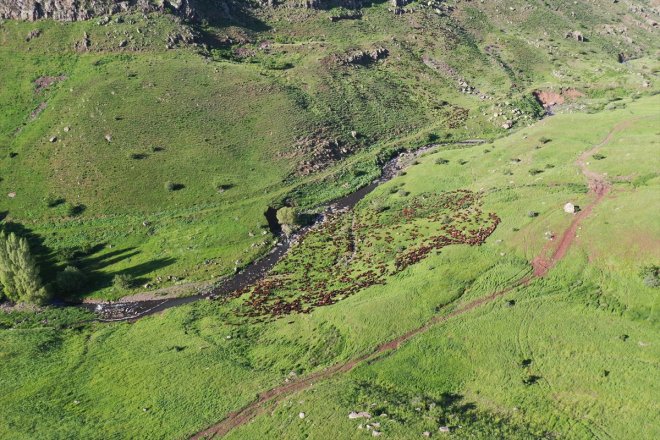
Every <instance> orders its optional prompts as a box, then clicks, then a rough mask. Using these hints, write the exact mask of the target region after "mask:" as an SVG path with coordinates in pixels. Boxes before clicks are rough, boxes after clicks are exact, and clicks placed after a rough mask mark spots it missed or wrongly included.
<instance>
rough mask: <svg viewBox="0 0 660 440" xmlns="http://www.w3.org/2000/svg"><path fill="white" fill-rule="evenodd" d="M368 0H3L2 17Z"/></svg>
mask: <svg viewBox="0 0 660 440" xmlns="http://www.w3.org/2000/svg"><path fill="white" fill-rule="evenodd" d="M390 2H391V3H392V5H393V6H395V7H399V6H402V5H403V4H405V3H407V1H406V0H390ZM366 3H371V2H368V1H362V0H253V1H236V0H172V1H168V0H162V1H159V0H157V1H150V0H80V1H79V0H0V18H3V19H19V20H29V21H34V20H39V19H44V18H48V19H54V20H61V21H77V20H88V19H90V18H94V17H97V16H102V15H108V14H114V13H118V12H125V11H130V10H133V11H141V12H152V11H157V10H163V11H164V10H170V11H172V12H174V13H176V14H178V15H181V16H185V17H187V18H199V17H200V16H204V17H206V16H207V15H231V13H232V10H239V9H242V8H245V7H298V8H310V9H326V8H330V7H335V6H343V7H346V8H353V9H354V8H359V7H362V6H363V5H364V4H366Z"/></svg>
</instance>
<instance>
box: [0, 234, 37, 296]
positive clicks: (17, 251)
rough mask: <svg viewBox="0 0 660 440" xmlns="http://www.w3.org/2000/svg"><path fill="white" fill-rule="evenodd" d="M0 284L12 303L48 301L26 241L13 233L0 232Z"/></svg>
mask: <svg viewBox="0 0 660 440" xmlns="http://www.w3.org/2000/svg"><path fill="white" fill-rule="evenodd" d="M0 283H2V286H3V291H4V295H5V296H6V297H7V299H8V300H10V301H12V302H29V303H33V304H42V303H44V302H45V301H46V300H47V299H48V292H47V290H46V288H45V287H44V285H43V283H42V282H41V277H40V276H39V266H38V265H37V262H36V260H35V259H34V257H33V256H32V253H31V252H30V246H29V245H28V242H27V240H26V239H25V238H22V237H18V236H17V235H16V234H14V233H11V234H9V235H6V234H5V233H4V232H0Z"/></svg>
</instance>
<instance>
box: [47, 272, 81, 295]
mask: <svg viewBox="0 0 660 440" xmlns="http://www.w3.org/2000/svg"><path fill="white" fill-rule="evenodd" d="M85 281H87V277H86V276H85V274H84V273H83V272H82V271H81V270H80V269H78V268H77V267H75V266H67V267H65V268H64V270H63V271H62V272H60V273H58V274H57V278H56V279H55V284H57V287H58V289H59V291H60V292H61V293H65V294H75V293H79V292H80V291H81V290H82V289H83V288H84V287H85Z"/></svg>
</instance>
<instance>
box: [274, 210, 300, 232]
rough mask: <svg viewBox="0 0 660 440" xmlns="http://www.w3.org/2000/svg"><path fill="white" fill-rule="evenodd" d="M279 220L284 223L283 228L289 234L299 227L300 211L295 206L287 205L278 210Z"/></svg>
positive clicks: (281, 223)
mask: <svg viewBox="0 0 660 440" xmlns="http://www.w3.org/2000/svg"><path fill="white" fill-rule="evenodd" d="M277 221H278V222H280V225H282V230H283V231H284V233H285V234H287V235H289V234H291V232H293V231H295V230H296V229H298V226H299V225H300V222H299V216H298V211H297V210H296V209H295V208H290V207H288V206H285V207H284V208H280V209H279V210H278V211H277Z"/></svg>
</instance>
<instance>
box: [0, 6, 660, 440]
mask: <svg viewBox="0 0 660 440" xmlns="http://www.w3.org/2000/svg"><path fill="white" fill-rule="evenodd" d="M372 3H373V4H370V5H369V6H368V7H365V8H363V9H362V10H361V14H362V15H361V17H360V18H359V19H344V20H339V21H335V22H333V21H331V20H330V19H329V18H330V17H333V16H337V15H338V14H342V13H345V12H346V10H344V9H338V8H332V9H328V10H319V11H312V10H308V9H302V8H276V9H263V10H254V11H252V12H253V14H252V16H250V17H239V18H236V17H234V19H228V20H227V21H226V22H219V23H218V22H216V23H210V24H209V23H197V24H192V23H186V22H183V21H181V20H180V19H178V18H176V17H174V16H171V15H168V14H147V15H142V14H130V13H126V14H118V15H116V16H113V17H112V19H111V20H110V22H109V23H105V24H100V23H103V21H99V20H89V21H85V22H76V23H56V22H52V21H39V22H36V23H26V22H14V21H0V61H1V62H0V79H1V84H0V227H2V228H3V229H6V230H8V231H15V232H17V233H19V234H20V235H24V236H28V237H29V238H30V242H31V245H32V249H33V251H34V252H35V253H36V254H37V256H38V257H39V258H40V262H41V263H42V273H43V275H44V278H45V281H46V282H51V281H53V279H54V278H55V275H56V273H58V272H59V271H61V270H62V268H63V267H65V266H67V265H73V266H77V267H79V268H80V269H82V270H83V271H84V272H85V273H86V274H87V275H88V276H89V278H88V279H87V283H86V287H85V288H84V289H82V290H81V291H78V292H68V291H67V292H64V291H58V292H56V293H57V295H58V296H59V297H63V298H76V299H80V298H96V299H118V298H120V297H122V296H125V295H128V294H131V293H138V292H142V291H152V290H154V289H161V288H162V289H167V288H170V287H172V286H175V285H177V286H179V287H183V289H184V290H183V292H184V293H188V291H186V290H185V289H186V286H189V287H188V289H189V291H193V290H194V289H195V288H196V287H198V286H199V285H200V284H198V283H202V284H205V283H210V282H213V281H215V280H217V279H218V278H219V277H221V276H224V275H227V274H230V273H232V272H233V271H234V270H236V268H240V267H243V266H244V265H246V264H249V263H250V262H251V261H253V260H254V259H255V258H258V257H259V256H261V255H263V254H264V253H265V252H267V251H268V250H269V249H270V248H271V247H272V245H273V242H274V240H275V237H273V235H272V234H271V233H270V231H269V230H268V225H267V221H266V218H265V217H264V212H265V211H266V210H267V208H269V207H280V206H282V205H283V204H284V203H288V204H290V205H293V206H297V207H298V208H300V209H301V210H306V211H309V212H312V213H315V212H319V211H320V209H321V208H320V207H321V206H322V205H323V204H324V203H326V202H328V201H329V200H332V199H333V198H336V197H338V196H340V195H345V194H348V193H350V192H351V191H353V190H354V189H356V188H358V187H360V186H364V185H366V184H368V183H370V182H371V181H372V180H373V179H375V178H376V177H378V176H379V173H380V166H381V165H382V163H383V162H384V161H385V160H386V159H388V158H389V157H391V156H392V155H393V154H394V153H395V152H397V151H400V150H402V149H415V148H418V147H421V146H423V145H426V144H433V143H442V146H440V147H438V148H437V149H436V150H434V151H431V152H427V153H425V154H423V155H421V156H420V157H418V158H417V159H416V160H414V161H411V163H410V166H409V167H408V168H407V169H406V170H405V171H404V172H401V173H399V175H397V176H396V177H395V178H394V179H392V180H391V181H389V182H387V183H384V184H382V185H380V186H378V187H377V188H376V189H375V190H374V191H373V192H372V193H370V194H369V195H368V196H367V197H366V198H365V199H363V200H362V201H361V202H360V203H359V204H358V205H357V206H356V207H355V208H354V209H353V210H352V211H350V212H347V213H343V214H338V215H335V216H333V217H332V218H331V219H330V220H329V221H327V222H326V223H324V224H322V225H319V226H318V227H316V228H314V229H313V230H312V231H310V232H309V233H308V234H307V236H306V237H305V238H304V239H303V240H302V241H300V242H299V243H297V244H296V245H294V246H293V247H292V248H291V249H290V251H289V253H288V254H287V255H286V256H285V257H284V258H283V259H282V260H281V261H280V262H279V263H278V264H277V266H276V267H275V268H274V270H273V271H272V273H271V274H269V276H268V277H266V278H265V280H264V281H262V282H260V283H258V284H257V285H256V286H253V287H251V288H249V289H246V290H245V291H242V292H239V293H238V294H236V295H233V296H230V297H228V298H224V299H222V300H217V301H200V302H196V303H193V304H189V305H186V306H181V307H177V308H173V309H169V310H167V311H165V312H163V313H160V314H157V315H155V316H150V317H146V318H143V319H140V320H137V321H135V322H132V323H115V324H102V323H98V322H90V319H91V318H92V315H91V314H89V313H86V312H83V311H82V310H79V309H73V308H55V307H45V308H43V309H37V310H36V312H35V311H34V310H31V309H21V308H16V309H14V310H5V309H4V308H3V309H2V310H0V389H1V390H2V393H0V412H1V413H2V415H3V417H2V418H0V438H11V439H33V438H39V439H70V438H86V439H95V438H98V439H108V438H153V439H161V438H177V439H178V438H188V437H189V436H190V435H192V434H194V433H196V432H199V431H200V430H202V429H204V428H206V427H208V426H210V425H212V424H214V423H217V422H218V421H220V420H222V419H223V418H224V417H225V416H226V415H227V414H229V413H230V412H232V411H236V410H238V409H240V408H242V407H244V406H245V405H248V404H249V403H250V402H253V401H254V400H255V398H256V396H257V395H258V394H259V393H260V392H263V391H264V390H269V389H271V388H273V387H277V386H279V385H281V384H283V383H288V382H290V381H295V380H297V379H299V378H303V377H306V376H308V375H310V374H313V373H315V372H320V371H324V370H325V369H326V368H328V367H330V366H332V365H336V364H337V363H343V362H348V361H350V360H351V359H356V358H358V357H360V356H364V355H366V354H368V353H371V352H372V351H373V350H374V348H375V347H378V346H379V345H381V344H383V343H385V342H387V341H390V340H393V339H395V338H397V337H399V336H401V335H403V334H406V333H407V332H410V331H411V330H414V329H417V328H419V327H420V326H423V325H424V324H425V323H428V322H429V321H430V320H432V319H434V317H436V318H437V317H438V316H450V314H451V313H452V311H456V310H460V309H461V307H464V306H465V305H467V304H470V303H471V302H472V301H474V300H477V299H480V298H486V297H488V296H489V295H492V294H493V293H495V292H499V291H502V290H503V289H507V288H509V287H512V285H513V284H514V283H516V281H517V280H520V279H521V278H523V277H526V276H529V275H530V273H531V272H532V268H531V266H530V262H531V261H532V260H533V259H534V258H535V257H537V256H538V255H540V254H544V253H547V247H548V246H550V247H552V245H553V244H554V243H555V242H556V241H555V240H556V239H557V238H559V237H560V236H561V233H562V232H563V231H564V230H565V229H566V228H567V227H568V226H569V224H570V223H571V221H572V219H573V217H572V215H571V214H567V213H565V212H564V211H563V209H562V207H563V206H564V204H565V203H567V202H571V203H574V204H576V205H579V206H588V205H589V203H591V202H592V201H593V195H592V194H591V193H589V192H588V186H587V180H586V178H585V176H584V175H583V174H582V173H581V172H580V169H579V167H578V166H577V165H576V163H575V162H576V160H577V158H578V157H579V155H580V154H581V153H582V152H584V151H587V150H589V149H590V148H592V147H593V146H595V145H598V144H599V143H601V142H602V141H603V140H604V139H607V138H608V135H610V134H611V136H610V137H611V138H610V139H609V142H607V143H604V144H603V145H602V147H601V148H600V150H599V151H598V155H596V154H594V155H593V156H592V157H591V158H589V159H588V162H589V163H588V168H589V169H590V170H592V171H594V172H597V173H602V174H603V175H605V176H606V178H607V180H608V181H609V182H610V183H611V185H612V189H611V191H610V193H609V194H608V195H607V196H606V197H605V198H604V199H603V201H602V202H601V203H600V204H598V205H597V206H596V208H595V209H594V211H593V212H592V213H591V215H589V216H588V217H587V218H586V219H585V220H584V222H583V223H582V224H581V226H580V228H579V229H578V231H577V237H576V240H575V242H574V243H573V245H572V247H571V248H570V251H569V252H568V254H567V256H566V257H565V258H564V259H562V260H561V261H560V262H559V263H558V264H557V265H556V266H555V267H554V268H553V269H552V270H551V271H550V272H549V273H548V275H547V276H546V277H544V278H542V279H534V280H532V281H531V282H530V283H529V284H528V285H524V286H518V287H516V288H514V289H512V290H511V291H509V292H508V293H506V295H504V296H503V297H501V298H498V299H497V300H495V301H492V302H488V303H485V304H483V305H481V306H480V307H477V308H475V309H474V310H471V311H469V312H466V313H462V314H460V315H458V316H451V317H449V318H448V319H447V320H446V321H444V322H441V323H437V324H436V325H433V326H431V327H430V328H429V329H428V330H427V331H425V332H423V333H421V334H419V335H417V336H416V337H414V338H413V339H411V340H409V341H407V342H406V343H404V344H403V345H402V346H401V347H400V348H398V349H397V350H395V351H392V352H388V353H385V354H383V355H380V356H378V357H377V358H375V359H371V360H370V361H369V362H363V363H361V364H360V365H358V366H357V367H356V368H355V369H353V370H351V371H350V372H348V373H346V374H341V375H337V376H334V377H332V378H330V379H328V380H325V381H322V382H319V383H318V384H315V385H314V386H313V387H311V388H309V389H306V390H304V391H302V392H298V393H295V394H292V395H290V396H286V397H285V398H284V399H283V400H281V401H278V402H271V403H269V404H268V405H267V411H265V412H264V413H262V414H261V415H259V416H258V417H257V418H255V419H254V420H252V421H251V422H250V423H248V424H246V425H244V426H241V427H239V428H237V429H236V430H235V431H233V432H231V433H230V435H229V437H230V438H236V439H253V438H254V439H261V438H283V439H299V438H309V439H327V438H339V439H353V438H360V437H370V436H371V435H372V433H371V431H373V430H374V429H375V430H377V431H379V432H382V436H383V438H397V439H408V438H411V439H413V438H420V437H421V436H422V433H423V432H425V431H429V432H430V433H431V434H432V437H433V438H436V437H440V438H442V437H448V438H460V439H465V438H483V439H492V438H507V439H508V438H520V439H529V438H549V439H550V438H570V439H573V438H575V439H582V438H585V439H587V438H603V439H604V438H616V439H655V438H658V437H659V436H660V419H658V416H657V414H658V413H659V411H658V410H659V409H660V408H659V405H658V399H657V396H658V395H660V389H659V386H658V381H657V378H656V377H655V376H656V375H654V373H655V372H656V371H657V369H658V362H659V359H660V351H659V349H658V347H659V344H660V337H659V334H658V323H659V321H660V315H659V311H658V307H659V306H660V304H659V301H660V298H659V297H658V288H657V287H655V288H654V287H651V286H650V285H648V283H645V280H644V275H643V274H641V272H642V270H643V268H644V267H646V266H651V265H656V266H657V265H658V264H660V263H659V262H660V250H659V249H658V246H657V242H658V237H659V236H660V224H659V223H658V221H657V206H658V203H659V202H660V191H659V188H658V184H660V180H659V179H658V169H659V166H658V165H659V164H660V163H659V161H658V155H657V150H658V135H659V129H658V118H659V115H658V108H660V96H658V94H657V89H658V87H657V84H656V83H657V76H658V75H657V74H658V68H659V66H658V62H657V60H656V59H655V58H654V56H655V52H657V49H658V39H657V37H656V35H657V31H655V30H653V28H652V27H650V25H649V24H648V23H647V22H646V21H645V19H644V17H643V15H642V13H641V12H639V10H636V11H633V10H631V9H629V4H628V2H616V3H612V2H572V1H564V0H562V1H555V2H541V1H532V2H530V1H522V0H521V1H518V0H516V1H510V0H507V1H503V0H497V1H488V2H454V1H451V2H448V3H449V4H450V5H451V6H453V10H452V11H451V13H447V14H444V13H443V14H439V13H437V12H436V11H434V9H433V8H431V7H427V6H426V4H427V2H420V1H414V2H412V3H411V4H410V5H409V8H412V9H414V11H411V12H408V13H406V14H403V15H401V16H396V15H394V14H393V13H392V12H391V11H388V7H389V2H382V1H376V2H372ZM550 3H552V4H550ZM634 3H635V4H636V5H645V7H647V6H646V3H644V2H634ZM35 31H38V32H35ZM575 31H581V32H583V33H584V34H585V36H586V37H587V41H585V42H579V41H576V40H575V38H566V34H567V33H568V32H575ZM170 37H172V38H170ZM86 40H87V43H85V41H86ZM171 40H176V42H175V43H173V44H170V43H169V42H168V41H171ZM83 43H85V44H86V45H87V47H86V48H85V47H83V46H84V45H83ZM166 45H169V48H166ZM379 48H382V49H386V50H387V54H386V55H382V52H381V55H379V56H380V57H381V58H379V59H378V60H377V61H374V60H372V61H366V62H365V63H364V64H352V63H350V62H348V61H347V59H348V58H349V57H350V56H352V55H354V54H356V53H358V52H360V51H362V52H364V53H366V54H369V56H371V55H370V54H371V53H372V52H373V51H375V50H377V49H379ZM620 54H623V55H625V58H631V61H627V62H625V63H620V62H619V60H618V57H619V55H620ZM463 83H465V84H466V85H463ZM572 89H575V90H576V91H577V92H579V93H578V94H577V95H581V96H577V95H576V96H575V97H576V98H577V99H575V100H572V99H570V98H569V97H567V100H566V102H565V103H564V105H559V106H557V107H556V108H555V111H556V112H557V113H558V114H557V115H555V116H552V117H547V118H541V117H542V113H543V109H542V108H541V106H540V105H539V103H538V102H536V100H535V99H534V98H533V95H532V93H533V92H534V91H537V90H544V91H553V92H555V93H559V92H561V91H562V90H572ZM468 92H469V93H468ZM567 96H568V95H567ZM507 121H511V122H512V124H513V126H512V128H511V130H510V131H509V130H508V129H505V128H503V124H505V123H506V122H507ZM474 138H481V139H484V140H485V142H484V143H483V144H480V145H472V146H466V145H459V144H452V143H453V142H454V141H460V140H465V139H474ZM456 237H459V238H458V239H457V238H456ZM550 238H554V240H550ZM117 274H127V275H130V277H131V278H133V279H134V280H135V281H136V283H135V287H134V288H133V289H122V288H117V287H113V286H112V278H113V276H115V275H117ZM138 281H139V282H138ZM191 282H194V283H193V284H189V283H191ZM165 291H166V290H165ZM161 292H163V290H161ZM2 307H4V305H3V306H2ZM274 311H276V312H277V313H275V312H274ZM298 311H301V312H304V313H297V312H298ZM351 411H368V412H369V413H371V414H372V415H373V416H374V417H373V418H372V419H370V420H365V419H362V420H352V419H349V418H348V414H349V413H350V412H351ZM301 412H303V413H305V416H304V418H300V416H299V413H301ZM374 422H375V423H379V424H380V425H379V426H376V425H374ZM367 424H370V425H371V426H370V428H371V429H368V428H367V426H366V425H367ZM360 425H362V427H361V428H360ZM445 426H446V427H449V428H450V432H449V433H440V432H438V428H439V427H445Z"/></svg>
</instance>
